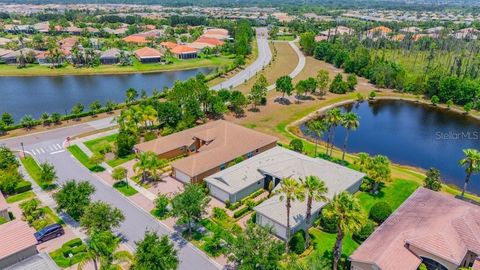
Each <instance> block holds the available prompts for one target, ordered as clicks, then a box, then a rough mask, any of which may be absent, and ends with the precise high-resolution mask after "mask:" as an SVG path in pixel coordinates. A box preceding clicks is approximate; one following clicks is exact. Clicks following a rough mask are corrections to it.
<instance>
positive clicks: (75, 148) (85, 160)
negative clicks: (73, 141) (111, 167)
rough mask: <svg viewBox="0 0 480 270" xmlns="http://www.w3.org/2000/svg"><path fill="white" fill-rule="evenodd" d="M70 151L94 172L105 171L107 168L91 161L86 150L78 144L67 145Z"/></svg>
mask: <svg viewBox="0 0 480 270" xmlns="http://www.w3.org/2000/svg"><path fill="white" fill-rule="evenodd" d="M67 149H68V151H70V153H71V154H72V155H73V156H74V157H75V158H76V159H77V160H78V161H79V162H80V163H82V164H83V166H85V167H87V169H89V170H90V171H92V172H103V171H105V168H103V167H102V166H96V165H93V164H91V163H90V161H89V157H88V156H87V154H85V152H83V151H82V149H80V147H78V146H77V145H72V146H69V147H67Z"/></svg>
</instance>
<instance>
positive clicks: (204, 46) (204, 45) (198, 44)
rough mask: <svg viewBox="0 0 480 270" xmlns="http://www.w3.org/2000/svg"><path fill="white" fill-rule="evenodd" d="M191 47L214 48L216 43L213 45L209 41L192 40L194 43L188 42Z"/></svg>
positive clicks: (199, 48) (198, 48) (200, 48)
mask: <svg viewBox="0 0 480 270" xmlns="http://www.w3.org/2000/svg"><path fill="white" fill-rule="evenodd" d="M187 45H188V46H189V47H191V48H194V49H197V50H202V49H205V48H207V47H208V48H214V47H215V45H212V44H209V43H203V42H197V41H195V42H192V43H188V44H187Z"/></svg>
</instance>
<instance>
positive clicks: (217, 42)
mask: <svg viewBox="0 0 480 270" xmlns="http://www.w3.org/2000/svg"><path fill="white" fill-rule="evenodd" d="M195 42H200V43H207V44H211V45H214V46H221V45H223V44H224V43H225V42H223V41H221V40H218V39H216V38H209V37H200V38H198V39H197V40H195Z"/></svg>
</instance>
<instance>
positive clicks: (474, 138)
mask: <svg viewBox="0 0 480 270" xmlns="http://www.w3.org/2000/svg"><path fill="white" fill-rule="evenodd" d="M341 109H342V110H343V111H353V112H355V113H356V114H358V115H359V117H360V128H359V129H357V130H356V131H353V132H351V133H350V137H349V142H348V145H347V151H348V152H354V153H356V152H367V153H369V154H371V155H375V154H382V155H386V156H388V157H389V158H390V160H392V161H393V162H395V163H399V164H404V165H411V166H415V167H421V168H424V169H428V168H430V167H435V168H437V169H439V170H440V172H441V176H442V178H443V180H444V181H445V182H446V183H451V184H454V185H456V186H463V182H464V178H465V172H464V170H463V168H461V167H460V166H459V165H458V161H459V160H460V159H461V158H463V152H462V150H463V149H466V148H475V149H480V121H478V120H475V119H473V118H471V117H468V116H465V115H461V114H458V113H455V112H450V111H446V110H442V109H440V108H435V107H433V106H427V105H422V104H418V103H414V102H408V101H398V100H379V101H376V102H362V103H355V104H349V105H346V106H342V107H341ZM300 128H301V130H302V131H303V132H304V134H305V131H306V130H307V129H306V127H305V125H302V126H301V127H300ZM344 137H345V129H344V128H337V133H336V136H335V145H336V146H337V147H342V146H343V141H344ZM468 190H469V191H470V192H474V193H476V194H480V176H479V175H475V176H474V177H472V179H471V181H470V184H469V186H468Z"/></svg>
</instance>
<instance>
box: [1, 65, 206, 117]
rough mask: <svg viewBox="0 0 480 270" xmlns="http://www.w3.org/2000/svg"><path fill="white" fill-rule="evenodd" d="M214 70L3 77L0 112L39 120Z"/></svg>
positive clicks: (149, 91)
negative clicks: (133, 91)
mask: <svg viewBox="0 0 480 270" xmlns="http://www.w3.org/2000/svg"><path fill="white" fill-rule="evenodd" d="M212 70H213V69H212V68H197V69H189V70H181V71H166V72H160V73H135V74H117V75H72V76H35V77H0V113H3V112H8V113H10V114H12V115H13V117H14V118H15V120H16V121H18V120H19V119H20V118H21V117H22V116H24V115H26V114H29V115H32V116H33V117H34V118H38V117H39V116H40V115H41V114H42V113H44V112H47V113H54V112H57V113H61V114H64V113H65V111H68V112H70V109H71V108H72V107H73V105H75V104H76V103H81V104H84V105H85V108H86V109H87V108H88V105H89V104H90V103H92V102H93V101H95V100H99V101H100V102H102V104H104V103H105V102H106V101H108V100H111V101H114V102H123V101H124V100H125V90H127V89H128V88H130V87H133V88H135V89H137V91H138V92H139V93H140V91H141V90H142V89H143V90H145V91H146V92H147V93H148V94H149V95H150V94H151V93H152V91H153V89H158V90H160V91H162V89H163V88H164V87H170V86H172V85H173V83H174V82H175V81H176V80H186V79H188V78H190V77H193V76H195V75H196V74H197V73H199V72H202V73H204V74H208V73H210V72H211V71H212Z"/></svg>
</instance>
